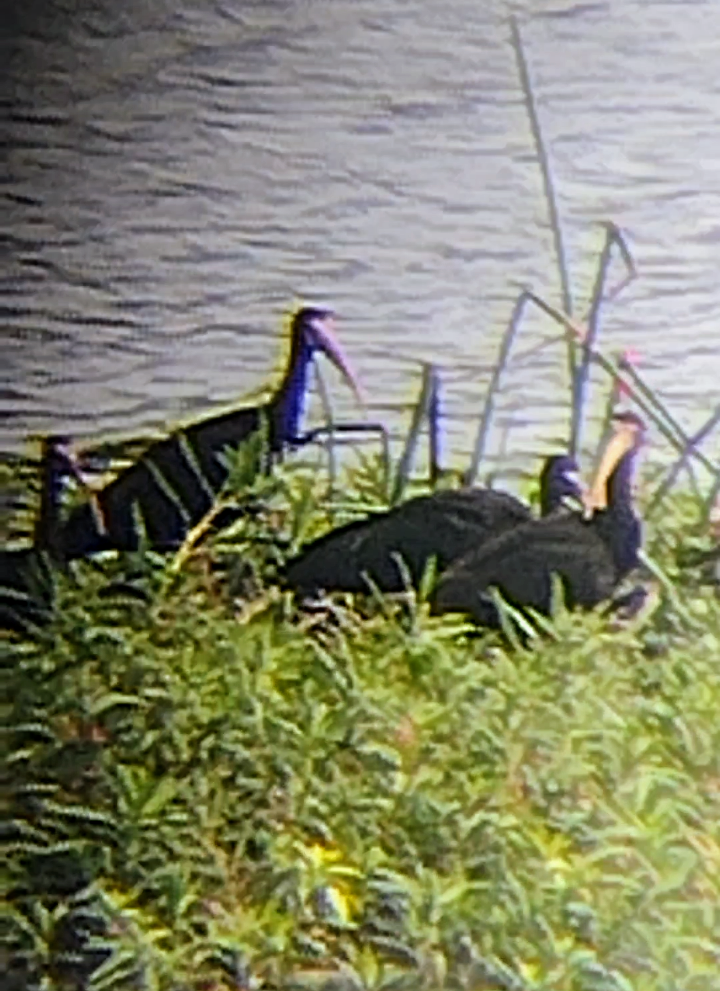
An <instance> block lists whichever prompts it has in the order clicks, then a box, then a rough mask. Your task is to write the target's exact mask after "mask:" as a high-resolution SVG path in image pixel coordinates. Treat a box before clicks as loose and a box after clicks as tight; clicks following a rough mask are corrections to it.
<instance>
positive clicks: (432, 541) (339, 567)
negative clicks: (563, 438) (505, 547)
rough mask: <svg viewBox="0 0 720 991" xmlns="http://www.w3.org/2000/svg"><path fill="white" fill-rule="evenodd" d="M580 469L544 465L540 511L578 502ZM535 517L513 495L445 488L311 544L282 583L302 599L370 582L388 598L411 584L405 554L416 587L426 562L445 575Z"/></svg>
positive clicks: (558, 458)
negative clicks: (471, 552)
mask: <svg viewBox="0 0 720 991" xmlns="http://www.w3.org/2000/svg"><path fill="white" fill-rule="evenodd" d="M580 495H581V491H580V488H579V479H578V467H577V464H576V462H575V461H574V459H572V458H571V457H569V456H568V455H554V456H553V457H550V458H548V459H547V460H546V461H545V464H544V466H543V470H542V474H541V476H540V510H541V513H542V514H543V515H547V514H549V513H551V512H553V511H555V510H556V509H558V508H559V507H560V506H561V504H562V502H563V500H564V499H565V498H566V497H578V498H579V497H580ZM532 518H533V517H532V513H531V512H530V510H529V509H528V507H527V506H525V505H524V504H523V503H522V502H520V501H519V500H518V499H516V498H515V497H514V496H512V495H509V494H508V493H507V492H496V491H494V490H493V489H456V490H454V489H445V490H441V491H439V492H435V493H433V494H431V495H424V496H417V497H416V498H414V499H409V500H408V501H407V502H404V503H401V504H400V505H399V506H395V507H393V508H392V509H390V510H388V511H386V512H382V513H376V514H373V515H372V516H369V517H366V518H364V519H360V520H354V521H353V522H351V523H347V524H346V525H345V526H342V527H339V528H338V529H336V530H331V531H330V532H329V533H326V534H324V535H323V536H322V537H320V538H318V539H317V540H315V541H313V542H312V543H310V544H308V545H307V546H306V547H305V548H304V549H303V550H301V552H300V553H299V554H298V555H297V556H296V557H295V558H293V559H292V560H291V561H290V562H289V563H288V565H287V567H286V570H285V574H284V582H285V584H286V585H287V586H289V587H290V588H293V589H295V590H296V591H298V592H299V593H301V594H303V595H311V594H314V593H316V592H319V591H320V590H323V591H326V592H329V591H342V592H367V591H368V590H369V585H368V582H367V580H366V578H365V575H367V576H368V577H369V578H370V580H371V581H372V582H373V583H374V584H375V585H376V586H377V587H378V588H379V589H380V590H381V591H383V592H402V591H404V590H405V588H406V585H405V581H404V579H403V573H402V570H401V568H400V567H399V566H398V562H397V555H399V556H400V557H401V558H402V560H403V561H404V563H405V566H406V567H407V569H408V572H409V575H410V579H411V581H412V583H413V585H414V586H415V587H416V588H417V586H418V585H419V583H420V580H421V578H422V575H423V573H424V571H425V567H426V565H427V562H428V560H429V559H430V558H431V557H433V556H434V557H435V558H436V562H437V569H438V571H439V572H440V571H443V570H445V569H446V568H447V567H449V565H450V564H451V563H452V562H453V561H454V560H455V559H456V558H457V557H459V556H460V555H461V554H464V553H466V552H467V549H468V548H469V547H477V546H478V545H480V544H482V543H484V542H485V541H487V540H488V539H489V538H491V537H494V536H495V535H496V534H499V533H503V532H505V531H506V530H509V529H512V528H513V527H516V526H518V525H520V524H523V523H526V522H527V521H528V520H531V519H532Z"/></svg>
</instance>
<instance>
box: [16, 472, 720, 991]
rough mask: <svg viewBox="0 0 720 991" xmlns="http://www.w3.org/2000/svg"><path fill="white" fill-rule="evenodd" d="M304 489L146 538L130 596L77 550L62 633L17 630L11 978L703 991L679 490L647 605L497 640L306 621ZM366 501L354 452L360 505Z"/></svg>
mask: <svg viewBox="0 0 720 991" xmlns="http://www.w3.org/2000/svg"><path fill="white" fill-rule="evenodd" d="M239 471H240V475H242V471H241V470H240V469H239ZM315 477H316V473H312V472H310V471H302V470H295V471H289V470H287V471H284V472H283V473H281V474H280V475H279V477H278V478H277V480H276V481H274V482H272V483H262V484H261V486H260V488H261V491H260V493H259V494H260V495H262V497H263V498H264V499H266V500H268V501H269V502H270V504H271V506H272V512H269V513H268V514H266V515H265V516H264V517H262V518H260V519H256V520H254V521H252V522H248V523H240V524H237V525H236V526H235V527H234V529H233V530H231V531H229V532H226V533H224V534H220V535H219V536H217V537H215V538H213V540H212V541H211V542H210V543H207V544H203V545H202V546H201V547H200V548H199V549H197V551H196V552H194V553H193V552H192V550H191V548H187V549H186V550H187V551H188V553H183V554H181V556H180V557H179V558H177V559H176V560H175V561H174V562H173V561H172V560H166V559H162V558H158V557H154V556H153V555H150V554H144V555H138V556H137V557H136V558H135V559H134V561H132V562H130V563H132V564H133V566H134V568H135V574H136V578H135V582H136V584H137V585H138V586H140V587H141V588H142V589H144V590H145V593H146V595H147V598H146V599H140V598H137V597H134V598H133V597H131V596H130V595H128V594H127V592H123V590H122V588H119V589H118V592H117V594H116V596H115V597H112V596H111V597H107V596H105V595H103V593H102V590H103V588H104V587H105V586H107V583H108V581H109V580H110V579H113V578H117V577H118V576H120V575H122V574H123V573H124V571H125V570H126V569H127V566H128V562H127V561H124V562H117V561H113V560H112V559H109V560H108V561H106V562H103V563H100V564H98V563H95V564H92V563H88V562H83V563H80V564H78V565H77V566H75V567H74V568H73V572H72V574H71V575H70V576H68V577H62V578H60V579H59V580H58V596H59V598H58V606H59V609H58V619H57V621H56V623H55V624H54V626H53V627H52V628H51V629H49V630H47V631H46V632H45V633H44V634H43V637H42V639H41V640H40V641H38V642H36V643H7V644H6V645H5V646H6V649H7V652H8V653H9V655H10V664H9V666H8V668H7V669H6V675H5V681H6V687H7V688H8V689H9V691H8V698H9V703H8V706H7V710H6V715H7V720H6V721H5V722H6V725H7V726H8V731H7V734H6V757H7V763H6V768H7V771H6V778H7V783H8V784H9V786H10V787H9V790H8V794H9V801H8V805H7V809H6V811H7V825H6V828H5V842H4V845H5V852H6V855H7V865H8V875H7V876H8V880H9V898H8V900H7V902H6V914H5V921H4V923H3V926H4V930H5V935H6V937H7V938H8V940H9V943H8V945H9V946H10V947H11V950H10V953H9V955H8V956H6V958H5V963H6V967H5V969H6V970H8V971H9V972H10V974H11V975H12V977H11V981H12V980H14V982H15V983H14V984H12V983H10V984H8V983H6V984H5V986H6V987H8V988H10V987H15V988H28V989H30V988H62V989H75V988H81V987H88V988H92V989H94V991H101V989H102V991H105V989H110V988H117V989H123V991H125V989H131V988H157V989H163V991H185V989H188V991H189V989H193V991H196V989H205V991H210V989H215V988H217V989H219V988H248V987H254V988H258V989H259V988H265V989H271V988H274V989H290V988H305V987H312V988H315V987H325V988H327V989H328V991H330V989H331V988H333V989H340V988H346V989H361V988H368V989H370V988H372V989H379V988H385V989H388V991H389V989H401V988H408V989H428V991H434V989H438V991H439V989H444V988H447V989H477V991H480V989H485V991H494V989H498V991H501V989H503V991H504V989H507V991H516V989H517V991H522V989H528V991H529V989H537V991H540V989H544V991H630V989H632V991H717V988H718V987H720V983H719V982H720V978H718V974H720V719H719V718H718V713H720V603H719V602H718V599H717V598H716V595H715V591H714V589H713V588H712V587H710V586H708V585H704V584H702V582H701V581H700V580H699V574H698V572H697V571H696V570H692V569H691V570H687V571H683V570H681V569H680V568H679V567H678V563H677V562H678V560H679V559H680V557H681V555H682V554H683V553H684V552H686V551H687V549H688V548H689V547H692V546H696V547H700V548H702V547H703V546H709V545H710V541H709V539H708V538H706V537H704V536H703V535H702V532H701V530H700V529H699V528H698V527H696V526H695V524H694V520H695V519H696V518H697V507H696V505H695V503H694V501H693V499H692V498H689V497H682V496H678V497H675V498H674V499H673V500H672V501H671V503H670V504H669V506H668V509H667V511H666V512H665V513H663V514H661V517H660V519H659V521H658V522H657V523H656V524H654V525H653V527H652V529H649V530H648V532H647V534H646V547H647V549H648V551H649V553H650V554H651V555H652V556H653V557H654V558H655V559H656V560H657V561H658V562H659V563H660V564H661V566H662V567H663V568H664V570H665V572H666V573H667V575H668V576H669V578H670V580H671V581H672V582H673V591H672V594H670V593H668V592H667V591H662V590H661V592H660V595H659V598H658V600H657V602H656V603H655V606H654V610H652V611H650V612H649V613H648V614H646V615H645V616H644V617H642V618H641V619H639V620H638V621H636V622H635V624H634V625H633V626H631V627H629V628H627V629H620V630H613V629H611V628H610V627H609V625H608V623H607V621H605V620H603V619H602V618H601V617H600V616H599V615H594V614H593V615H587V616H574V615H568V614H564V613H560V614H559V615H557V616H556V617H555V620H554V623H553V627H552V630H551V634H550V635H548V636H546V637H544V638H543V639H542V640H541V641H538V642H537V643H535V644H533V645H532V646H531V647H529V648H527V649H515V650H513V649H511V648H509V647H507V646H504V645H503V643H502V642H501V641H500V640H499V639H498V638H497V637H495V636H494V635H488V636H485V637H477V636H468V635H466V632H465V630H466V629H467V628H466V627H465V626H464V624H463V623H462V622H460V621H459V620H458V619H457V618H444V619H442V620H439V619H431V618H430V617H429V616H428V615H427V610H426V608H425V606H424V605H423V604H422V602H419V603H418V602H415V601H413V602H411V603H410V604H409V605H408V604H407V603H403V604H398V603H394V602H390V601H386V602H375V603H373V602H370V603H366V604H364V605H362V607H359V606H358V607H355V606H353V604H352V603H350V602H349V601H348V602H345V603H343V602H340V603H339V604H338V606H337V609H336V610H335V612H334V614H332V615H323V616H314V617H313V616H307V615H302V614H298V613H296V612H295V611H294V608H293V606H292V603H291V602H290V600H289V598H288V597H287V596H285V595H284V594H283V593H281V592H279V591H278V590H277V589H276V587H275V586H274V584H273V582H272V576H273V571H274V568H275V567H276V565H277V562H278V561H280V560H281V559H282V555H283V553H284V552H285V550H286V548H287V546H293V545H297V544H298V543H300V542H301V541H302V540H304V539H309V538H310V537H311V536H312V535H314V534H316V533H319V532H321V531H322V530H323V529H325V528H326V527H327V526H328V525H330V520H329V518H328V511H327V507H326V506H325V505H324V502H323V500H322V498H320V496H319V492H320V488H319V487H315V483H314V482H313V481H312V480H313V479H314V478H315ZM236 481H237V478H236ZM318 484H319V483H318ZM378 488H379V485H376V482H375V480H374V476H373V466H372V464H368V465H366V468H365V470H364V472H362V473H360V475H356V476H355V477H354V478H352V479H350V480H348V482H347V485H346V491H347V500H346V501H347V502H350V503H351V502H353V501H356V502H357V503H362V504H363V505H367V504H372V503H373V502H374V501H377V500H378V498H379V495H378ZM338 521H339V518H338ZM261 538H264V539H262V540H261ZM278 538H283V540H284V542H283V540H280V539H278ZM218 562H221V563H222V564H223V567H224V569H225V570H223V571H220V572H217V571H215V570H213V565H214V564H217V563H218ZM93 954H96V955H95V956H93ZM102 959H105V962H104V963H103V964H102V966H101V967H100V969H98V970H95V973H94V976H93V977H92V978H90V977H84V976H82V975H83V974H89V973H91V972H92V971H93V968H94V967H96V965H97V963H98V962H99V961H101V960H102Z"/></svg>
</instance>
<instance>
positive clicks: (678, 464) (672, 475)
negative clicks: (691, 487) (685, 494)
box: [645, 405, 720, 520]
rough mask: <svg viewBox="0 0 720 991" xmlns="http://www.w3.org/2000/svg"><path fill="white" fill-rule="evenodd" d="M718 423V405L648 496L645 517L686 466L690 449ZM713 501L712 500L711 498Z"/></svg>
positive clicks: (657, 507) (650, 512)
mask: <svg viewBox="0 0 720 991" xmlns="http://www.w3.org/2000/svg"><path fill="white" fill-rule="evenodd" d="M718 423H720V405H718V406H716V407H715V412H714V413H713V414H712V416H711V417H710V419H709V420H707V422H706V423H705V424H704V425H703V426H702V427H701V428H700V429H699V430H698V431H697V432H696V433H694V434H693V436H692V437H691V438H690V443H689V444H688V445H687V446H686V448H685V450H684V451H683V452H682V454H681V455H680V457H679V458H678V459H677V461H675V463H674V464H673V465H672V467H671V468H670V470H669V471H668V472H667V474H666V475H665V478H664V479H663V480H662V482H661V483H660V485H658V487H657V489H656V490H655V492H654V493H653V495H652V496H651V497H650V501H649V503H648V505H647V508H646V509H645V519H648V520H649V519H651V518H652V516H654V515H655V513H656V511H657V510H658V509H659V508H660V506H661V504H662V502H663V500H664V499H665V497H666V496H667V495H668V493H669V492H670V490H671V489H672V487H673V485H674V484H675V482H676V481H677V478H678V476H679V474H680V472H681V471H682V470H683V468H686V467H687V466H688V462H689V460H690V455H691V453H692V449H693V448H694V447H697V445H698V444H700V443H701V442H702V441H703V440H704V439H705V438H706V437H707V436H708V435H709V434H711V433H712V431H713V430H714V429H715V427H716V426H717V425H718ZM713 501H714V500H713Z"/></svg>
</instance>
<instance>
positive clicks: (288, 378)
mask: <svg viewBox="0 0 720 991" xmlns="http://www.w3.org/2000/svg"><path fill="white" fill-rule="evenodd" d="M316 352H322V353H324V354H325V355H327V357H328V358H329V359H330V360H331V361H332V363H333V364H334V365H335V366H336V367H337V368H338V370H339V371H340V373H341V374H342V375H343V377H344V378H345V380H346V381H347V382H348V383H349V385H350V387H351V388H352V390H353V392H354V393H355V396H356V397H357V398H358V400H359V402H361V403H362V392H361V389H360V385H359V383H358V381H357V379H356V377H355V375H354V373H353V371H352V369H351V367H350V365H349V363H348V361H347V359H346V357H345V355H344V353H343V351H342V349H341V347H340V344H339V342H338V340H337V338H336V336H335V332H334V313H333V311H332V310H329V309H323V308H319V307H309V306H304V307H302V308H300V309H299V310H298V311H297V312H296V313H295V315H294V316H293V319H292V325H291V342H290V358H289V362H288V365H287V368H286V371H285V374H284V376H283V379H282V381H281V384H280V386H279V388H278V390H277V391H276V392H275V394H274V395H273V396H272V398H271V399H270V400H269V401H268V402H267V403H266V404H264V405H261V406H247V407H242V408H241V409H238V410H233V411H231V412H229V413H223V414H219V415H215V416H211V417H208V418H205V419H202V420H200V421H198V422H196V423H193V424H191V425H190V426H188V427H186V428H183V429H179V430H176V431H175V432H174V433H172V434H170V435H169V436H168V437H165V438H162V439H160V440H158V441H155V442H154V443H152V444H150V446H149V447H148V448H147V450H146V451H145V452H144V453H143V454H142V455H141V456H140V458H139V459H138V460H137V461H135V462H134V463H133V464H131V465H130V466H129V467H127V468H125V469H124V470H123V471H121V472H120V473H119V474H118V475H117V477H116V478H114V479H113V480H112V481H111V482H109V483H108V484H107V485H106V486H105V487H104V488H102V489H100V490H99V491H98V492H97V493H96V500H95V504H93V503H92V502H90V501H89V502H88V503H86V504H84V505H80V506H78V507H76V508H75V509H74V510H73V511H72V512H71V513H70V514H69V516H68V518H67V520H66V521H65V523H64V525H63V527H62V531H61V542H62V549H63V555H64V557H65V559H66V560H68V561H71V560H75V559H77V558H81V557H87V556H89V555H92V554H94V553H97V552H99V551H104V550H118V551H133V550H137V549H138V547H139V546H140V534H139V532H138V529H139V528H138V525H137V516H138V515H139V518H140V521H141V524H142V528H143V529H144V535H145V539H146V541H147V546H148V547H150V548H151V549H152V550H155V551H159V552H164V551H170V550H174V549H177V547H178V546H179V545H180V544H181V543H182V541H183V539H184V537H185V536H186V534H187V532H188V530H190V529H191V528H192V527H193V526H195V525H196V524H197V523H198V522H199V521H200V520H201V519H202V518H203V517H204V516H205V514H206V513H207V512H208V511H209V510H210V508H211V507H212V505H213V503H214V501H215V499H216V498H217V496H218V494H219V493H220V491H221V489H222V487H223V485H224V484H225V482H226V481H227V478H228V476H229V468H228V467H227V465H226V464H225V463H224V462H223V460H222V458H221V455H222V454H223V452H224V449H225V448H227V447H234V446H237V445H239V444H240V443H242V442H243V441H245V440H246V439H247V438H249V437H250V436H252V435H253V434H255V433H257V432H258V431H260V430H261V429H262V428H263V425H264V424H265V425H266V427H267V447H268V451H267V455H268V465H269V464H270V462H271V461H272V460H273V459H279V458H281V456H282V453H283V451H284V450H285V449H286V448H288V447H293V446H296V445H300V444H302V443H303V436H302V435H301V434H300V433H299V429H300V424H301V420H302V416H303V412H304V404H305V399H306V396H307V391H308V385H307V377H308V366H309V364H310V362H311V360H312V358H313V356H314V354H315V353H316Z"/></svg>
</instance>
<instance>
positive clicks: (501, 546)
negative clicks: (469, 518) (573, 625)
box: [431, 414, 644, 627]
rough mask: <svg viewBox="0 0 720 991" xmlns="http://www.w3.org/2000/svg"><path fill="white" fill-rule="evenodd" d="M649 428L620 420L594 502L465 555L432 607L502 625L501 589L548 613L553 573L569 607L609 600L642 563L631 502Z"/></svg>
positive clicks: (628, 418)
mask: <svg viewBox="0 0 720 991" xmlns="http://www.w3.org/2000/svg"><path fill="white" fill-rule="evenodd" d="M643 429H644V426H643V424H642V421H641V420H640V419H639V417H637V416H635V415H634V414H621V415H620V416H618V417H617V418H616V432H615V436H614V437H613V439H612V440H611V442H610V444H609V445H608V448H607V450H606V452H605V454H604V456H603V460H602V463H601V465H600V467H599V469H598V474H597V478H596V482H595V484H594V485H593V488H592V490H591V495H590V499H589V507H590V508H592V510H593V515H592V516H591V517H590V518H587V514H582V513H579V512H578V513H569V514H566V515H559V516H552V517H549V518H548V519H544V520H536V521H533V522H531V523H527V524H524V525H523V526H520V527H517V528H515V529H514V530H512V531H511V532H509V533H506V534H504V535H502V536H500V537H498V538H496V539H494V540H492V541H491V542H489V543H487V544H485V545H484V546H483V547H481V548H479V549H478V550H475V551H471V552H470V553H469V554H467V555H465V556H464V557H462V558H460V559H459V560H458V561H456V562H455V564H454V565H453V566H452V567H451V568H450V569H449V570H448V571H447V572H446V573H445V574H444V575H443V576H442V578H441V579H440V581H439V582H438V585H437V587H436V589H435V592H434V595H433V597H432V602H431V606H432V611H433V612H434V613H445V612H457V613H463V614H465V615H468V616H469V617H471V618H472V619H473V620H475V621H476V622H477V623H479V624H480V625H483V626H491V627H498V626H499V625H500V621H499V616H498V614H497V610H496V608H495V606H494V604H493V602H492V599H491V597H490V596H489V589H490V588H491V587H492V586H495V587H497V588H498V590H499V591H500V592H501V593H502V595H503V597H504V598H505V599H506V600H507V601H508V602H509V603H510V604H512V605H514V606H518V607H520V608H532V609H534V610H537V611H538V612H540V613H544V614H546V615H547V614H549V613H550V609H551V605H552V601H551V600H552V577H551V576H552V574H553V573H554V574H557V575H558V576H559V577H560V578H561V579H562V582H563V585H564V588H565V595H566V603H567V605H568V607H570V608H573V607H576V606H580V607H583V608H592V607H593V606H596V605H598V604H599V603H600V602H603V601H605V600H607V599H610V598H611V596H612V594H613V592H614V591H615V589H616V587H617V585H618V584H619V582H620V581H622V579H623V578H624V577H625V576H626V575H627V574H628V573H629V572H630V571H631V570H632V569H633V568H634V567H635V566H636V565H637V553H638V550H639V548H640V543H641V525H640V521H639V520H638V518H637V516H636V515H635V513H634V510H633V507H632V486H631V483H632V472H633V462H634V456H635V452H636V448H637V445H638V443H639V441H640V439H641V437H642V431H643Z"/></svg>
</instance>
